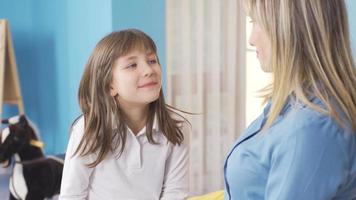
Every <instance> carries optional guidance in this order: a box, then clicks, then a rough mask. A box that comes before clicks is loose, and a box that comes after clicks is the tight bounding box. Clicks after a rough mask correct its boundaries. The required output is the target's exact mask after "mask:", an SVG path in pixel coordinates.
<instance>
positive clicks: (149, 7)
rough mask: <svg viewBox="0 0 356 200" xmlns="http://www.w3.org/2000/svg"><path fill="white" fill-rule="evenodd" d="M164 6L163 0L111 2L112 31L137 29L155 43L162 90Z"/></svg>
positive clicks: (163, 72) (122, 0)
mask: <svg viewBox="0 0 356 200" xmlns="http://www.w3.org/2000/svg"><path fill="white" fill-rule="evenodd" d="M165 10H166V4H165V0H155V1H152V0H130V1H127V0H113V2H112V15H113V28H114V30H122V29H127V28H137V29H140V30H142V31H144V32H145V33H147V34H148V35H149V36H151V37H152V39H153V40H154V41H155V43H156V45H157V48H158V56H159V59H160V62H161V65H162V74H163V88H164V91H165V88H166V53H165V52H166V30H165V29H166V26H165V23H166V20H165V19H166V13H165Z"/></svg>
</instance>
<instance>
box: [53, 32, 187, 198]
mask: <svg viewBox="0 0 356 200" xmlns="http://www.w3.org/2000/svg"><path fill="white" fill-rule="evenodd" d="M78 96H79V104H80V107H81V109H82V112H83V115H82V116H81V117H80V118H78V120H76V121H75V122H74V124H73V126H72V131H71V136H70V140H69V144H68V149H67V154H66V159H65V164H64V170H63V178H62V187H61V192H60V197H59V199H61V200H67V199H68V200H69V199H76V200H77V199H78V200H79V199H89V200H103V199H105V200H111V199H112V200H114V199H115V200H118V199H122V200H129V199H132V200H134V199H135V200H145V199H147V200H154V199H162V200H163V199H169V200H174V199H177V200H181V199H185V198H186V197H187V196H188V188H189V184H188V137H189V135H188V130H189V128H188V127H187V121H186V120H185V119H184V118H183V117H180V115H179V114H177V113H176V112H175V111H174V110H173V109H172V108H171V107H169V106H168V105H166V104H165V102H164V98H163V93H162V88H161V67H160V63H159V60H158V57H157V51H156V46H155V44H154V42H153V40H152V39H151V38H150V37H149V36H147V35H146V34H145V33H143V32H141V31H139V30H135V29H129V30H123V31H119V32H113V33H111V34H109V35H108V36H106V37H104V38H103V39H102V40H101V41H100V42H99V43H98V44H97V46H96V47H95V49H94V51H93V53H92V55H91V56H90V58H89V61H88V63H87V65H86V68H85V71H84V74H83V77H82V79H81V82H80V87H79V92H78Z"/></svg>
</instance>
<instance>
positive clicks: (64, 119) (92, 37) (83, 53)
mask: <svg viewBox="0 0 356 200" xmlns="http://www.w3.org/2000/svg"><path fill="white" fill-rule="evenodd" d="M66 6H67V7H66V9H65V10H66V11H67V12H66V14H67V21H66V23H65V24H66V31H67V36H66V39H67V41H66V45H65V48H64V49H61V50H63V51H65V53H66V56H65V57H63V58H65V59H66V63H65V64H66V65H65V66H61V67H60V68H58V69H57V79H58V91H59V96H58V99H59V104H58V110H59V126H60V127H59V131H60V133H61V134H58V135H57V136H56V137H54V141H56V144H55V148H54V151H55V152H61V151H63V150H64V149H65V147H66V145H67V141H68V130H69V128H70V125H71V123H72V121H73V120H74V119H75V118H76V117H78V115H79V114H80V110H79V106H78V100H77V91H78V86H79V81H80V78H81V75H82V72H83V69H84V66H85V63H86V61H87V59H88V57H89V55H90V53H91V51H92V49H93V48H94V46H95V44H96V43H97V42H98V41H99V39H101V38H102V37H104V36H105V35H106V34H107V33H109V32H111V30H112V15H111V0H100V1H98V0H76V1H71V0H67V5H66ZM57 31H59V30H57ZM63 53H64V52H63ZM63 64H64V63H63Z"/></svg>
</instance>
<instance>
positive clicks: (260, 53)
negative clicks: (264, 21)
mask: <svg viewBox="0 0 356 200" xmlns="http://www.w3.org/2000/svg"><path fill="white" fill-rule="evenodd" d="M249 43H250V45H251V46H255V47H256V54H257V58H258V60H259V61H260V64H261V67H262V70H263V71H265V72H271V71H272V69H271V67H270V59H271V43H270V40H269V38H268V36H267V34H266V32H265V31H264V30H263V29H262V28H261V27H260V25H259V24H258V23H256V22H254V21H253V22H252V31H251V34H250V39H249Z"/></svg>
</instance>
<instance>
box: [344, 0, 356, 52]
mask: <svg viewBox="0 0 356 200" xmlns="http://www.w3.org/2000/svg"><path fill="white" fill-rule="evenodd" d="M346 2H347V6H348V15H349V24H350V32H351V35H350V36H351V43H352V50H353V55H354V58H356V20H355V19H356V1H355V0H347V1H346Z"/></svg>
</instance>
